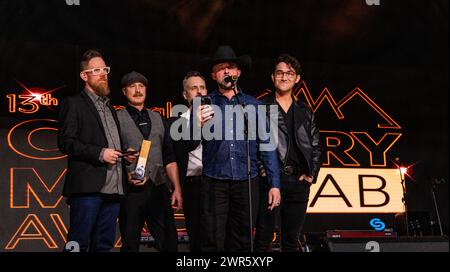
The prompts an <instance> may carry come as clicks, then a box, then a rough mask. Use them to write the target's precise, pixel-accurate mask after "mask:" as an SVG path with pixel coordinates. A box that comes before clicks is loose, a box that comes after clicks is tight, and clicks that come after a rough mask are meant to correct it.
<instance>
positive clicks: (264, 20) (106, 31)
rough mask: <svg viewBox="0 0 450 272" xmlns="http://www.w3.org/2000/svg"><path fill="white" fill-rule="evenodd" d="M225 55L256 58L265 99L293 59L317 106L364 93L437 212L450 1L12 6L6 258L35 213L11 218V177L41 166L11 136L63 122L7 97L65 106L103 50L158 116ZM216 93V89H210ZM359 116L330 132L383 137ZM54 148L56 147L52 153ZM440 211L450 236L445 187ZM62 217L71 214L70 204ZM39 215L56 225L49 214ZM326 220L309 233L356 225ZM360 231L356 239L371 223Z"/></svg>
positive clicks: (414, 188)
mask: <svg viewBox="0 0 450 272" xmlns="http://www.w3.org/2000/svg"><path fill="white" fill-rule="evenodd" d="M220 44H229V45H231V46H232V47H233V48H234V49H235V51H236V52H237V54H238V55H241V54H249V55H250V56H251V57H252V60H253V68H252V70H251V71H249V72H247V73H246V74H244V76H243V77H242V80H241V81H240V85H241V86H243V87H244V88H245V89H247V90H249V91H248V92H249V93H251V94H254V95H256V94H257V93H259V92H260V91H262V90H264V89H266V88H271V86H272V84H271V80H270V73H271V71H272V68H273V67H272V61H273V59H274V57H276V56H277V55H278V54H280V53H283V52H288V53H290V54H292V55H294V56H297V57H298V58H299V59H300V61H301V63H302V65H303V70H304V73H303V75H302V76H303V79H304V80H305V83H306V84H307V86H308V88H309V91H310V92H311V94H312V96H313V98H314V99H316V98H317V97H318V96H319V94H320V93H321V92H322V91H323V90H324V89H325V88H327V89H328V90H329V91H330V93H331V94H332V95H333V97H334V98H335V99H336V101H338V100H340V99H341V98H343V97H344V96H345V95H347V94H348V93H349V92H350V91H352V90H353V89H355V88H356V87H359V88H361V90H363V91H364V93H365V94H367V95H368V96H369V97H370V98H371V99H372V100H373V101H375V102H376V103H377V105H379V106H380V107H381V108H382V109H383V110H384V111H385V112H386V113H388V114H389V115H390V116H391V117H392V118H393V119H394V120H395V121H396V122H397V123H398V124H399V125H400V126H401V129H400V130H399V131H400V132H401V133H403V135H402V138H401V139H400V141H399V142H398V143H396V145H395V146H394V147H393V148H392V150H390V152H389V154H388V155H389V158H394V157H400V158H402V160H403V161H405V162H407V163H415V162H416V163H417V164H416V165H415V166H414V173H413V175H414V179H415V181H413V182H410V183H409V184H408V186H409V187H410V193H409V197H408V199H409V202H410V209H411V210H426V211H429V212H431V213H434V210H433V209H434V208H433V203H432V199H431V194H430V182H431V180H433V179H435V178H442V179H443V180H444V181H447V180H448V157H449V156H448V139H449V138H448V90H449V88H448V87H449V85H448V1H445V0H414V1H406V0H405V1H400V0H390V1H383V0H381V1H380V5H379V6H368V5H366V2H365V1H364V0H349V1H338V0H335V1H333V0H304V1H303V0H302V1H270V2H269V1H256V0H228V1H222V0H216V1H210V0H184V1H174V0H166V1H156V0H129V1H106V0H105V1H87V0H80V5H79V6H77V5H72V6H69V5H67V4H66V1H64V0H46V1H26V0H3V1H1V2H0V54H1V57H0V91H1V103H2V105H1V109H2V110H1V119H0V120H1V123H0V132H1V133H0V134H1V140H0V152H1V154H2V155H1V157H0V161H1V163H0V184H1V187H0V194H1V202H0V210H1V212H0V214H1V219H2V221H3V222H4V223H3V224H2V226H0V243H1V249H0V250H4V248H5V245H6V243H8V241H9V239H10V238H11V236H12V235H13V233H12V232H13V231H14V230H16V229H17V226H18V225H20V224H21V223H22V222H23V221H24V217H25V216H26V215H28V214H29V213H30V211H29V210H23V209H10V187H11V186H10V176H11V172H10V171H11V168H12V167H16V168H17V167H29V166H30V160H29V159H27V158H24V157H23V156H20V155H17V154H15V153H14V152H12V150H11V148H10V147H9V146H8V144H7V134H8V132H9V131H10V130H11V128H12V127H13V126H14V125H16V124H18V123H19V122H21V121H26V120H29V119H35V118H50V119H54V118H55V117H56V111H57V109H53V110H50V109H47V108H46V107H42V108H41V109H40V111H39V112H38V113H36V114H34V115H33V116H32V117H31V116H28V115H24V114H18V113H16V114H12V113H9V112H8V103H9V101H8V100H7V99H6V94H10V93H16V94H19V93H20V92H21V91H22V90H23V87H22V86H21V85H19V83H18V82H20V83H22V84H24V85H25V86H27V87H40V88H44V89H47V90H50V89H53V88H58V87H61V89H60V90H58V91H55V92H54V93H53V94H54V96H56V97H58V98H62V97H64V96H67V95H69V94H72V93H75V92H77V91H79V90H80V88H81V86H82V82H81V80H80V79H79V76H78V72H79V70H78V63H79V57H80V55H81V54H82V52H83V51H84V50H86V49H88V48H98V49H101V50H102V52H103V53H104V56H105V60H106V62H107V64H108V65H110V66H111V67H112V72H111V74H110V86H111V89H112V96H111V97H112V101H113V104H116V105H120V104H124V102H125V101H124V99H123V97H122V95H121V94H120V89H119V82H120V78H121V76H122V75H123V74H124V73H126V72H129V71H130V70H137V71H140V72H141V73H143V74H145V75H146V76H147V77H148V78H149V81H150V86H149V95H148V96H149V98H148V105H149V106H158V107H165V102H166V101H173V102H174V103H179V102H182V100H181V96H180V91H181V79H182V77H183V76H184V74H185V73H186V72H187V71H189V70H191V69H199V70H201V71H202V72H207V70H205V69H204V67H202V66H201V65H200V63H201V62H200V60H201V59H203V58H204V57H206V56H208V55H209V54H211V53H212V52H213V51H214V50H215V48H216V47H217V46H218V45H220ZM206 75H207V74H206ZM208 88H209V89H210V90H212V89H214V84H213V83H212V82H211V81H210V80H208ZM349 105H352V106H351V108H352V109H353V112H352V113H349V114H348V115H347V116H346V118H345V120H338V119H337V118H336V116H334V115H333V114H332V111H331V109H330V108H329V107H326V106H323V107H321V108H320V109H319V110H318V112H317V114H318V118H319V121H320V125H321V129H325V130H343V131H348V130H350V129H355V127H356V129H366V130H367V131H370V132H371V133H373V135H382V134H380V133H381V132H380V131H378V130H377V129H376V123H375V122H374V120H372V119H373V116H370V114H368V113H367V109H366V108H364V107H362V108H360V106H359V104H358V103H356V104H349ZM375 121H379V120H375ZM399 131H397V132H399ZM52 137H54V134H52V135H48V137H47V140H50V142H52V141H53V140H54V139H53V138H52ZM378 137H379V136H378ZM47 144H48V142H47ZM51 145H52V144H50V147H53V148H54V147H55V146H54V144H53V146H51ZM50 147H49V148H50ZM32 164H33V165H34V167H35V168H36V169H37V171H39V173H40V174H41V175H42V176H43V178H47V179H48V180H55V179H56V176H57V173H59V172H58V171H60V170H62V169H63V168H64V165H65V164H64V160H60V161H58V162H55V161H53V162H51V161H39V162H35V161H33V162H32ZM49 168H51V169H56V170H57V171H56V172H54V173H53V172H51V171H47V169H49ZM55 173H56V174H55ZM58 186H59V185H58ZM57 189H58V188H56V190H57ZM437 200H438V206H439V208H440V211H441V217H442V218H441V219H442V220H443V223H444V229H445V231H446V232H447V233H448V182H446V183H444V184H443V185H440V187H439V191H438V192H437ZM32 201H33V200H32ZM34 204H36V203H34ZM59 209H60V210H61V211H65V210H66V206H65V204H64V205H63V206H62V204H61V205H59ZM33 212H35V213H36V214H37V215H39V213H42V214H45V216H48V215H47V214H48V210H45V209H42V210H37V211H33ZM63 214H64V212H63ZM64 216H66V215H65V214H64V215H63V217H64ZM317 216H318V215H314V216H312V217H313V218H312V219H314V220H315V221H312V222H313V223H314V227H313V226H310V225H308V224H307V226H305V228H306V229H307V230H325V229H333V228H349V227H351V226H349V221H352V220H347V219H345V220H341V221H339V218H337V217H333V218H334V219H333V220H332V221H330V220H328V221H327V220H325V219H324V218H320V216H319V218H316V217H317ZM5 219H6V220H5ZM63 219H64V220H67V218H63ZM41 220H44V219H41ZM46 220H48V219H46ZM5 222H6V223H5ZM310 222H311V221H310ZM352 223H353V224H354V226H353V228H359V227H363V226H364V224H366V222H365V221H364V222H361V223H358V222H352ZM311 224H312V223H311ZM358 224H359V225H358ZM21 250H26V248H21Z"/></svg>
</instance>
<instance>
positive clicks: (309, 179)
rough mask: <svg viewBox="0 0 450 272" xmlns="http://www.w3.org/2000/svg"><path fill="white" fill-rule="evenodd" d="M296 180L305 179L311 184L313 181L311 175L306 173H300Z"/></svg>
mask: <svg viewBox="0 0 450 272" xmlns="http://www.w3.org/2000/svg"><path fill="white" fill-rule="evenodd" d="M298 180H300V181H302V180H305V181H307V182H308V183H309V184H311V183H312V181H313V177H311V176H307V175H305V174H303V175H301V176H300V177H299V178H298Z"/></svg>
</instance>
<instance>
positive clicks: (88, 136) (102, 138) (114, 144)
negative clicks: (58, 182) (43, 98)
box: [58, 50, 124, 251]
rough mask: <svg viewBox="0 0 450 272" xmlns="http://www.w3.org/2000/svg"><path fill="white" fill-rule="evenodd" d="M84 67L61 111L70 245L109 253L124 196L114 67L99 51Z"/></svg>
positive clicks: (84, 61)
mask: <svg viewBox="0 0 450 272" xmlns="http://www.w3.org/2000/svg"><path fill="white" fill-rule="evenodd" d="M80 68H81V69H80V77H81V79H82V80H83V81H84V82H85V86H84V90H82V91H81V92H79V93H77V94H75V95H73V96H71V97H68V98H67V99H65V100H64V102H63V104H62V106H61V110H60V113H59V130H58V147H59V149H60V150H61V152H63V153H64V154H67V160H68V166H67V174H66V178H65V182H64V189H63V195H64V196H66V197H68V199H67V203H68V204H69V206H70V227H69V231H68V234H67V241H70V242H72V241H74V242H77V243H78V244H79V247H80V251H109V250H110V249H112V248H113V246H114V238H115V235H116V221H117V217H118V214H119V207H120V203H119V202H120V199H121V197H123V195H124V184H123V181H124V180H123V179H122V177H123V175H122V172H123V171H122V154H121V152H120V150H121V149H122V148H121V147H122V141H121V139H120V134H119V130H120V125H119V121H118V119H117V115H116V111H115V110H114V109H113V108H112V107H111V104H110V103H109V98H108V95H109V93H110V90H109V86H108V73H109V71H110V68H109V67H108V66H106V64H105V61H104V60H103V57H102V55H101V54H100V52H98V51H96V50H88V51H86V52H85V53H84V54H83V56H82V60H81V63H80Z"/></svg>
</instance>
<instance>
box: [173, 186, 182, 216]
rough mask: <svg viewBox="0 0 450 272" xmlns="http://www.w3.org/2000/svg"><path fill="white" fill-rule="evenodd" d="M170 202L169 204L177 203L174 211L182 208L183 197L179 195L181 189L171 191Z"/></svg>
mask: <svg viewBox="0 0 450 272" xmlns="http://www.w3.org/2000/svg"><path fill="white" fill-rule="evenodd" d="M171 200H172V203H171V205H172V206H173V205H175V203H176V204H177V209H176V211H177V212H178V211H180V210H181V209H182V208H183V197H182V196H181V191H180V190H174V191H173V193H172V198H171Z"/></svg>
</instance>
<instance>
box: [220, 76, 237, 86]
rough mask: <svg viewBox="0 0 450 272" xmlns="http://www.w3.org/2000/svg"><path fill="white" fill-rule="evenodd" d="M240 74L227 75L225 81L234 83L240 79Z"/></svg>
mask: <svg viewBox="0 0 450 272" xmlns="http://www.w3.org/2000/svg"><path fill="white" fill-rule="evenodd" d="M238 78H239V77H238V76H226V77H225V78H224V79H223V81H225V82H227V83H228V82H230V83H232V84H234V83H235V82H236V81H237V80H238Z"/></svg>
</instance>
